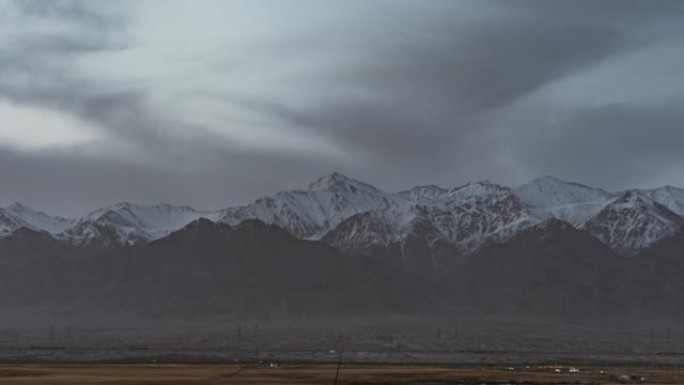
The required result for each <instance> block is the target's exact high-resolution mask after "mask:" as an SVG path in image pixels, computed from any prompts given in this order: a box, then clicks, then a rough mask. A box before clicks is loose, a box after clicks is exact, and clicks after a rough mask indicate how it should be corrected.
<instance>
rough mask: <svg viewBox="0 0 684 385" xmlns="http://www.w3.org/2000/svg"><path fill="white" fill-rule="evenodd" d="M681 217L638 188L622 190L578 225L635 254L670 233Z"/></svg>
mask: <svg viewBox="0 0 684 385" xmlns="http://www.w3.org/2000/svg"><path fill="white" fill-rule="evenodd" d="M682 226H684V218H682V217H681V216H679V215H677V214H676V213H674V212H672V211H670V210H669V209H668V208H667V207H666V206H665V205H664V204H662V203H659V202H657V201H655V200H652V199H650V198H648V197H647V194H644V193H642V192H639V191H635V190H632V191H626V192H624V193H622V194H621V195H620V196H618V197H617V198H616V199H614V200H612V201H611V202H610V203H609V204H608V205H606V207H605V208H603V210H601V211H600V212H599V213H597V214H596V215H594V216H593V217H591V218H590V219H589V220H588V221H587V222H586V223H584V224H583V225H582V226H581V228H582V229H584V230H587V231H588V232H589V233H591V234H592V235H594V236H595V237H597V238H598V239H600V240H601V241H602V242H603V243H605V244H606V245H608V246H610V247H611V248H612V249H613V250H615V251H617V252H619V253H622V254H635V253H636V252H638V251H640V250H642V249H645V248H646V247H648V246H650V245H652V244H654V243H655V242H657V241H659V240H661V239H663V238H666V237H669V236H671V235H674V234H675V233H676V232H677V231H678V230H679V229H681V228H682Z"/></svg>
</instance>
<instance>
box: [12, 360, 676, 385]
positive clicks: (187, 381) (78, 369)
mask: <svg viewBox="0 0 684 385" xmlns="http://www.w3.org/2000/svg"><path fill="white" fill-rule="evenodd" d="M336 373H337V365H315V364H311V365H282V366H278V367H268V366H263V365H201V364H195V365H181V364H160V365H128V364H125V365H124V364H121V365H106V364H75V365H68V364H25V365H22V364H2V365H0V384H24V385H38V384H40V385H43V384H54V385H67V384H68V385H90V384H99V385H103V384H107V385H124V384H126V385H134V384H145V385H205V384H207V385H209V384H214V385H218V384H251V385H257V384H264V385H275V384H333V383H334V382H335V376H336ZM619 374H631V375H638V376H643V377H645V379H646V380H645V381H644V382H639V383H641V384H684V377H682V374H681V373H680V372H679V371H677V370H673V369H668V368H653V367H620V368H615V367H612V368H611V367H606V368H598V367H592V368H587V369H583V372H581V373H554V372H553V371H549V370H546V369H539V368H515V370H513V371H511V370H510V369H509V368H504V367H502V368H477V367H458V368H454V367H445V366H441V367H440V366H422V365H421V366H411V365H401V366H397V365H350V366H345V365H342V366H341V368H340V371H339V376H338V379H337V384H347V385H351V384H356V385H360V384H422V385H440V384H451V385H457V384H469V385H476V384H497V385H498V384H511V383H515V384H529V385H536V384H539V385H540V384H615V383H617V382H616V380H615V377H614V376H616V375H619Z"/></svg>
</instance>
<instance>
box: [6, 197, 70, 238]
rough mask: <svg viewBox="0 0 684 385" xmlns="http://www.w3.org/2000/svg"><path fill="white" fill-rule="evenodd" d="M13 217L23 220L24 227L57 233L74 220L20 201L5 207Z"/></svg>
mask: <svg viewBox="0 0 684 385" xmlns="http://www.w3.org/2000/svg"><path fill="white" fill-rule="evenodd" d="M5 210H6V211H7V212H8V213H9V214H10V215H12V216H13V217H14V218H17V219H19V220H20V221H21V222H23V223H24V224H25V225H26V227H29V228H31V229H34V230H42V231H47V232H48V233H50V234H59V233H61V232H63V231H64V230H66V229H68V228H69V227H71V226H73V225H74V223H75V220H73V219H67V218H62V217H57V216H51V215H48V214H45V213H44V212H41V211H36V210H33V209H31V208H29V207H26V206H24V205H22V204H21V203H14V204H12V205H10V206H8V207H7V208H6V209H5Z"/></svg>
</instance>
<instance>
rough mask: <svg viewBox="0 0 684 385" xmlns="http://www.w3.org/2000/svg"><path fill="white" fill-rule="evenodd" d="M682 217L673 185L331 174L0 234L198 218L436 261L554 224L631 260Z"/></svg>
mask: <svg viewBox="0 0 684 385" xmlns="http://www.w3.org/2000/svg"><path fill="white" fill-rule="evenodd" d="M683 215H684V190H682V189H678V188H674V187H670V186H668V187H662V188H658V189H652V190H628V191H625V192H616V193H613V192H607V191H604V190H602V189H599V188H594V187H589V186H585V185H581V184H577V183H569V182H565V181H562V180H560V179H557V178H553V177H541V178H538V179H535V180H533V181H531V182H529V183H526V184H523V185H521V186H517V187H514V188H509V187H505V186H501V185H497V184H494V183H490V182H475V183H469V184H467V185H464V186H460V187H456V188H453V189H446V188H442V187H439V186H435V185H427V186H417V187H414V188H411V189H408V190H404V191H401V192H397V193H388V192H384V191H382V190H380V189H378V188H376V187H374V186H372V185H370V184H367V183H364V182H360V181H358V180H355V179H352V178H349V177H346V176H344V175H342V174H340V173H332V174H330V175H327V176H324V177H322V178H319V179H317V180H315V181H314V182H312V183H310V184H308V185H307V186H305V187H303V188H301V189H296V190H292V191H284V192H279V193H277V194H274V195H271V196H266V197H262V198H259V199H257V200H256V201H254V202H253V203H251V204H248V205H245V206H237V207H230V208H226V209H223V210H218V211H199V210H195V209H193V208H191V207H177V206H171V205H167V204H159V205H152V206H143V205H136V204H132V203H119V204H115V205H112V206H108V207H105V208H102V209H99V210H96V211H94V212H92V213H90V214H88V215H86V216H84V217H82V218H80V219H65V218H60V217H52V216H50V215H48V214H44V213H41V212H38V211H35V210H32V209H30V208H28V207H25V206H23V205H20V204H14V205H12V206H9V207H7V208H4V209H3V208H0V235H8V234H12V233H13V232H14V231H16V230H17V229H19V228H21V227H26V228H29V229H32V230H36V231H44V232H48V233H50V234H53V236H54V237H55V238H58V239H62V240H65V241H68V242H70V243H72V244H77V245H82V244H97V245H105V246H106V245H130V244H139V243H146V242H149V241H152V240H156V239H160V238H163V237H166V236H167V235H169V234H170V233H171V232H173V231H176V230H178V229H181V228H183V227H184V226H186V225H187V224H188V223H190V222H192V221H195V220H197V219H199V218H202V217H204V218H207V219H210V220H212V221H217V222H221V223H226V224H229V225H237V224H239V223H241V222H242V221H244V220H247V219H258V220H261V221H263V222H265V223H268V224H272V225H276V226H278V227H280V228H282V229H284V230H286V231H287V232H289V233H290V234H292V235H294V236H296V237H299V238H303V239H310V240H322V241H324V242H326V243H329V244H330V245H333V246H335V247H338V248H340V249H343V250H347V251H353V252H365V251H367V250H374V252H383V253H385V254H391V255H392V258H395V257H396V258H403V257H406V256H407V255H409V254H410V255H414V256H419V257H420V258H426V259H434V258H436V256H437V255H440V256H442V257H444V256H445V255H446V254H459V255H464V254H468V253H472V252H473V251H475V250H478V249H479V248H481V247H483V246H486V245H488V244H492V243H502V242H507V241H508V240H509V239H511V238H512V237H514V236H515V235H516V234H519V233H521V232H522V231H526V230H529V229H530V228H532V227H535V226H538V225H540V224H543V223H546V222H548V221H550V220H560V221H564V222H567V223H569V224H570V225H572V226H573V227H574V228H575V229H577V230H582V231H586V232H588V233H590V234H591V235H593V236H594V237H596V238H597V239H599V240H601V241H602V242H603V243H605V244H606V245H608V246H610V247H611V248H612V249H613V250H615V251H617V252H619V253H621V254H625V255H633V254H635V253H637V252H638V251H640V250H643V249H644V248H647V247H650V246H651V245H653V244H654V243H656V242H658V241H659V240H661V239H663V238H666V237H669V236H671V235H672V234H674V233H675V232H677V231H678V230H679V229H681V228H682V227H683V226H684V219H682V217H683ZM433 262H434V261H433Z"/></svg>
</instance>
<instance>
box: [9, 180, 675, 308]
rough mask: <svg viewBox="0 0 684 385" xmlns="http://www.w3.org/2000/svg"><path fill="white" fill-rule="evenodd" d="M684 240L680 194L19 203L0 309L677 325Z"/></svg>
mask: <svg viewBox="0 0 684 385" xmlns="http://www.w3.org/2000/svg"><path fill="white" fill-rule="evenodd" d="M683 234H684V189H678V188H675V187H671V186H666V187H662V188H657V189H650V190H645V189H641V190H639V189H632V190H627V191H620V192H608V191H604V190H602V189H600V188H595V187H589V186H585V185H581V184H577V183H570V182H565V181H562V180H560V179H557V178H554V177H541V178H538V179H535V180H533V181H531V182H529V183H526V184H523V185H521V186H514V187H507V186H501V185H498V184H494V183H490V182H485V181H481V182H474V183H470V184H467V185H464V186H459V187H456V188H451V189H448V188H442V187H439V186H434V185H429V186H418V187H414V188H411V189H408V190H405V191H400V192H384V191H382V190H380V189H378V188H376V187H374V186H372V185H370V184H368V183H364V182H360V181H358V180H354V179H352V178H349V177H346V176H344V175H342V174H340V173H332V174H330V175H327V176H324V177H322V178H319V179H318V180H316V181H314V182H312V183H310V184H309V185H307V186H305V187H304V188H302V189H297V190H293V191H286V192H280V193H277V194H275V195H271V196H266V197H262V198H259V199H257V200H255V201H254V202H252V203H250V204H248V205H245V206H237V207H229V208H225V209H220V210H215V211H200V210H195V209H193V208H191V207H187V206H182V207H178V206H171V205H168V204H159V205H152V206H143V205H136V204H132V203H119V204H115V205H112V206H108V207H104V208H101V209H98V210H96V211H94V212H92V213H90V214H88V215H86V216H84V217H82V218H73V219H70V218H61V217H56V216H51V215H48V214H45V213H42V212H39V211H35V210H32V209H30V208H28V207H26V206H24V205H21V204H18V203H16V204H13V205H11V206H9V207H5V208H0V277H4V279H3V281H2V282H3V283H2V284H0V286H2V288H3V289H4V290H3V291H4V292H5V293H6V294H5V295H4V296H1V297H0V301H4V302H7V303H13V304H17V305H21V304H22V303H36V302H41V301H43V302H45V303H62V302H64V301H67V302H68V301H72V300H73V299H74V298H81V299H82V301H83V303H94V302H96V299H97V298H104V297H106V298H111V301H110V302H109V306H116V307H121V306H134V305H135V304H138V307H137V308H139V309H141V308H145V309H147V310H150V309H151V308H150V306H149V304H151V303H154V304H156V305H155V307H154V308H155V309H157V311H171V312H183V311H186V310H187V308H188V306H189V307H192V308H198V307H199V308H202V311H204V312H207V311H209V312H211V311H237V312H243V313H245V314H248V313H254V314H256V313H260V312H264V311H268V312H276V313H279V314H280V313H282V314H288V315H307V314H309V313H326V314H328V313H331V312H332V313H334V312H335V311H344V312H347V313H357V312H362V313H369V312H371V313H372V312H374V311H378V312H390V313H391V312H399V313H403V312H410V311H425V310H426V309H445V308H449V307H468V308H477V309H480V310H488V311H494V310H497V311H510V312H516V313H520V312H523V313H533V314H536V313H545V312H552V313H562V314H568V313H571V314H598V313H610V312H617V313H619V314H627V313H632V312H634V309H638V308H643V307H644V306H646V307H648V308H649V309H651V311H652V314H657V313H659V312H660V313H663V312H665V313H668V314H670V315H673V316H679V315H680V314H684V306H682V304H680V302H681V301H680V300H679V298H681V295H682V294H684V284H682V283H681V282H684V269H682V267H684V235H683ZM7 293H9V294H7ZM245 293H249V294H248V295H246V294H245ZM360 298H363V301H361V300H360ZM124 304H125V305H124ZM134 307H135V306H134ZM183 309H185V310H183Z"/></svg>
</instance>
